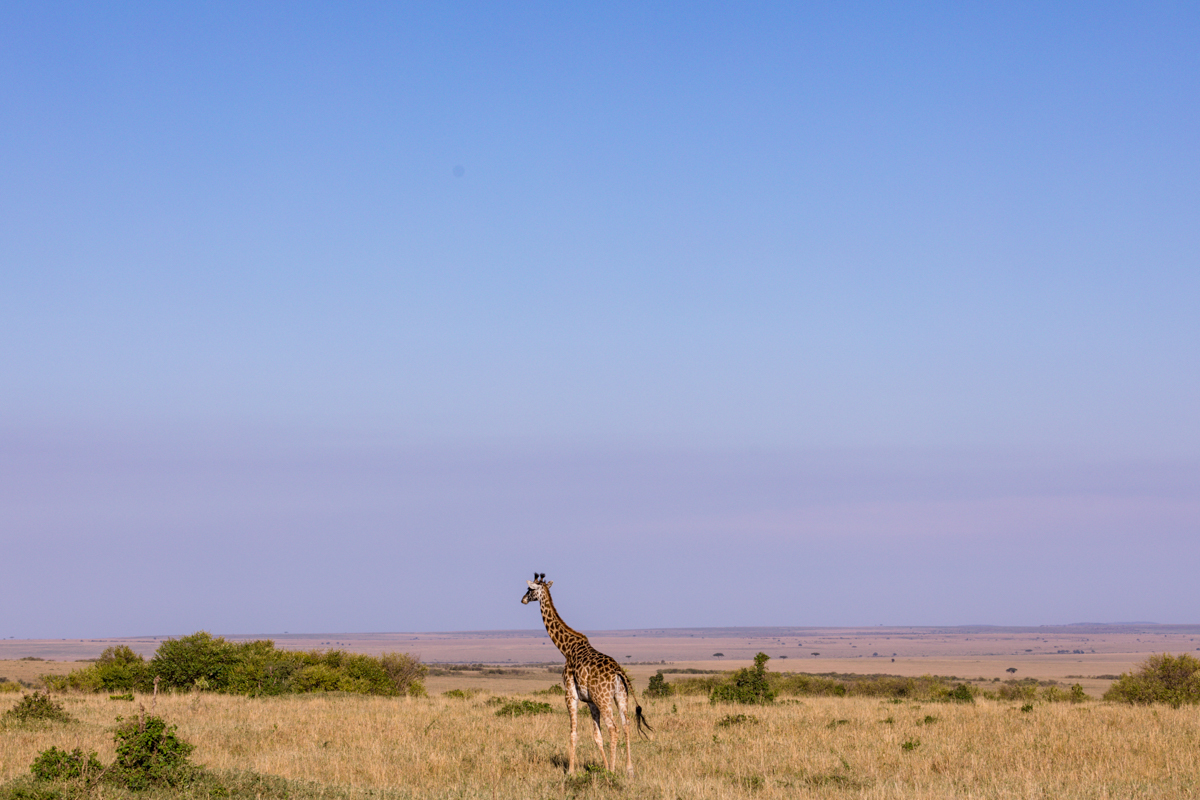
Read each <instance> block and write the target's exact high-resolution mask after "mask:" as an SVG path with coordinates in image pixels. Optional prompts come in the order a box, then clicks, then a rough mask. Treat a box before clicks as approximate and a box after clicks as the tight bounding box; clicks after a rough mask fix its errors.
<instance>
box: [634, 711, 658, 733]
mask: <svg viewBox="0 0 1200 800" xmlns="http://www.w3.org/2000/svg"><path fill="white" fill-rule="evenodd" d="M636 708H637V711H636V712H635V713H634V718H635V719H637V729H638V733H640V734H641V735H642V736H645V737H646V738H647V739H649V738H650V737H649V736H646V731H653V730H654V728H651V727H650V723H649V722H647V721H646V717H645V716H644V715H643V714H642V707H641V706H636ZM643 726H645V728H646V731H643V730H642V727H643Z"/></svg>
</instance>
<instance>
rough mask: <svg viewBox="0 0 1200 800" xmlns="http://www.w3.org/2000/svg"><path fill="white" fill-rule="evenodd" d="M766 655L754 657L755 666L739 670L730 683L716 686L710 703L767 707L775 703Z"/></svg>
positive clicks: (709, 700) (768, 657) (710, 697)
mask: <svg viewBox="0 0 1200 800" xmlns="http://www.w3.org/2000/svg"><path fill="white" fill-rule="evenodd" d="M770 659H771V657H770V656H769V655H767V654H766V653H759V654H758V655H756V656H755V657H754V666H753V667H745V668H743V669H739V670H738V671H736V672H734V673H733V676H732V677H731V678H730V680H729V682H728V683H722V684H719V685H717V686H715V687H714V688H713V690H712V693H711V694H710V695H709V696H708V702H710V703H747V704H761V705H767V704H769V703H773V702H775V690H774V689H772V688H771V684H770V682H769V681H768V680H767V662H768V661H769V660H770Z"/></svg>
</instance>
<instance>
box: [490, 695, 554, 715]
mask: <svg viewBox="0 0 1200 800" xmlns="http://www.w3.org/2000/svg"><path fill="white" fill-rule="evenodd" d="M493 699H497V700H500V701H501V703H502V705H501V706H500V708H498V709H496V716H497V717H523V716H525V715H527V714H550V713H552V712H553V711H554V709H553V708H552V707H551V706H550V704H549V703H540V702H538V701H537V700H508V699H506V698H503V697H501V698H493Z"/></svg>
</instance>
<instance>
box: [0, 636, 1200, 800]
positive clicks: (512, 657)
mask: <svg viewBox="0 0 1200 800" xmlns="http://www.w3.org/2000/svg"><path fill="white" fill-rule="evenodd" d="M589 635H590V636H591V639H592V641H593V643H594V644H596V645H597V646H598V647H599V648H600V649H601V650H604V651H606V652H608V653H610V654H611V655H614V656H615V657H617V658H618V659H619V660H621V661H623V662H627V663H628V664H629V666H628V669H629V671H630V673H631V674H632V675H633V677H634V678H635V682H636V686H637V688H638V691H639V693H640V694H641V695H642V697H641V702H642V705H643V706H644V707H645V708H646V713H647V716H648V717H649V719H650V722H651V724H652V725H654V728H655V730H654V734H653V737H652V738H651V739H646V740H641V739H639V740H636V741H635V742H634V744H633V748H634V751H633V752H634V763H635V765H636V766H637V769H638V773H637V775H636V776H634V777H632V778H630V777H627V776H625V775H624V774H611V773H607V772H604V771H602V770H599V765H600V763H601V762H600V757H599V754H598V752H597V750H596V749H595V746H594V745H593V744H592V742H591V741H590V737H589V736H588V734H587V732H586V731H584V732H582V735H581V736H580V756H581V763H582V764H583V765H584V766H585V767H586V766H587V765H590V767H591V770H590V771H586V770H585V771H583V772H581V773H580V774H579V775H577V776H574V777H571V776H567V775H566V774H565V756H566V738H567V715H566V712H565V708H564V706H563V701H562V699H561V697H560V696H557V695H551V694H549V693H546V691H545V690H547V689H548V688H549V687H550V686H552V685H553V684H556V683H557V682H558V676H557V667H556V664H561V658H560V656H559V654H558V652H557V651H556V650H555V649H554V648H553V646H552V645H549V644H543V642H544V641H546V636H545V633H544V632H543V631H507V632H480V633H445V634H431V633H413V634H372V635H350V634H339V635H323V636H322V635H311V636H299V635H294V634H287V635H276V636H263V637H260V636H247V637H243V636H237V637H228V638H231V639H243V638H271V639H273V640H274V641H276V643H277V645H279V646H282V647H289V648H297V649H305V650H308V649H328V648H335V647H336V648H340V649H343V650H349V651H354V652H369V653H380V652H386V651H396V650H398V651H404V652H409V653H413V654H420V655H421V657H422V659H423V660H424V661H425V662H426V663H430V664H432V665H440V667H439V668H437V669H435V671H434V674H431V676H430V677H429V678H428V679H427V680H426V686H427V688H428V690H429V694H430V696H429V697H427V698H379V697H363V696H353V695H342V694H328V695H323V694H317V695H305V696H289V697H279V698H246V697H237V696H226V695H215V694H208V693H191V694H166V695H163V696H160V697H158V698H152V697H149V696H141V695H139V696H137V697H136V698H135V700H134V701H133V702H132V703H131V702H129V701H120V700H110V699H109V698H108V697H107V696H106V695H78V694H69V695H65V696H59V697H58V699H60V700H61V701H62V702H63V703H64V704H65V705H66V708H67V710H68V712H69V713H70V714H72V716H74V717H75V718H76V720H77V722H74V723H70V724H66V725H40V726H33V727H22V726H11V725H10V726H0V783H4V782H7V781H12V780H14V779H16V778H18V777H19V776H21V775H22V774H25V773H27V772H28V765H29V764H30V763H31V762H32V760H33V759H34V757H35V756H36V755H37V753H38V752H40V751H42V750H44V749H46V748H49V747H51V746H58V747H61V748H75V747H80V748H83V749H84V750H96V751H97V752H98V753H99V754H100V758H101V760H102V761H108V760H110V759H111V758H112V756H113V744H112V739H111V731H112V727H113V724H114V721H115V718H116V717H117V716H119V715H126V716H128V715H130V714H136V713H139V712H140V710H141V709H142V708H145V709H148V710H149V713H155V714H159V715H161V716H163V717H164V718H165V719H167V720H168V722H170V723H172V724H175V725H178V727H179V733H180V735H181V736H182V737H183V738H184V739H185V740H187V741H190V742H192V743H194V744H196V745H197V750H196V753H195V756H194V759H195V760H196V761H197V762H198V763H200V764H203V765H204V766H205V767H206V768H208V769H210V770H213V771H215V772H216V773H219V774H222V775H239V774H241V775H245V774H251V773H254V774H260V775H267V776H275V777H277V778H280V779H284V780H286V781H287V782H288V783H287V784H286V790H284V792H283V794H282V795H280V794H278V793H277V794H276V795H274V796H286V797H290V798H303V797H314V798H316V797H355V798H357V797H368V796H371V797H385V798H391V797H395V798H409V797H414V798H415V797H435V798H436V797H446V798H449V797H472V798H473V797H480V798H489V797H490V798H514V799H515V798H522V799H524V798H541V797H545V798H549V797H598V798H600V797H603V798H608V797H613V798H616V797H652V798H668V799H669V798H733V797H753V798H776V797H779V798H782V797H820V798H831V799H832V800H841V799H842V798H878V799H883V798H915V799H916V800H927V799H932V798H1051V797H1053V798H1066V800H1078V799H1082V798H1088V799H1089V800H1091V799H1092V798H1116V797H1121V798H1168V799H1174V798H1195V797H1200V714H1198V713H1197V711H1196V709H1195V708H1194V707H1191V708H1189V707H1184V708H1182V709H1173V708H1169V707H1165V706H1158V707H1134V706H1129V705H1123V704H1115V703H1109V702H1105V701H1102V700H1099V699H1098V698H1099V696H1100V695H1101V694H1102V693H1103V691H1104V689H1105V688H1107V686H1108V684H1109V683H1110V682H1111V679H1110V678H1109V677H1107V676H1109V675H1115V674H1118V673H1120V672H1123V671H1126V670H1129V669H1131V668H1134V667H1136V666H1137V664H1139V663H1140V662H1142V661H1143V660H1144V659H1145V658H1146V657H1147V656H1148V655H1150V654H1152V653H1156V652H1173V653H1180V652H1189V651H1190V652H1195V651H1196V650H1197V648H1200V626H1156V625H1126V626H1064V627H1060V628H1023V629H1013V628H970V629H963V628H886V629H885V628H856V629H828V628H826V629H819V628H807V629H800V628H769V629H768V628H759V629H727V630H716V629H700V630H684V631H680V630H674V631H657V632H656V631H610V632H605V631H596V632H589ZM161 640H162V637H159V638H157V639H156V638H155V637H139V638H137V639H91V640H70V641H63V640H55V641H46V640H43V641H31V640H25V641H18V640H4V641H2V642H0V656H3V660H0V675H2V676H5V677H8V678H9V679H10V680H16V679H25V680H32V679H34V678H35V677H36V676H37V675H38V674H46V673H48V672H54V673H63V672H66V671H69V670H70V669H74V668H77V667H79V666H81V664H80V663H79V662H78V661H77V659H90V658H95V657H96V656H97V655H99V654H100V652H101V651H103V649H104V648H106V647H110V646H113V645H115V644H129V645H130V646H133V647H134V649H136V650H138V651H139V652H142V653H143V654H145V655H147V656H149V655H151V654H152V653H153V651H154V649H155V648H156V647H157V646H158V643H159V642H160V641H161ZM760 651H761V652H765V653H767V654H768V655H770V656H772V659H771V661H770V662H769V664H768V668H769V669H771V670H772V671H776V672H784V671H793V672H813V673H821V672H848V673H861V674H877V673H883V674H893V675H922V674H937V675H955V676H958V677H960V678H967V679H971V680H973V681H976V682H978V683H980V684H981V685H982V684H983V683H984V682H992V681H993V679H995V678H1000V679H1002V680H1003V679H1007V678H1010V677H1014V676H1015V677H1025V678H1037V679H1039V680H1057V681H1059V682H1060V683H1075V682H1079V683H1081V684H1082V685H1083V686H1084V687H1085V689H1086V690H1087V692H1088V694H1089V695H1090V696H1091V698H1092V699H1091V700H1090V701H1088V702H1085V703H1079V704H1071V703H1047V702H1041V701H1037V702H1035V703H1032V704H1028V707H1023V704H1022V703H1019V702H1007V701H1000V700H988V699H984V698H982V697H981V698H979V699H978V700H977V702H975V703H972V704H955V703H937V702H921V701H914V700H908V699H906V700H902V701H901V700H887V699H880V698H868V697H844V698H838V697H804V698H788V697H782V698H780V699H779V700H778V701H777V702H776V703H775V704H774V705H772V706H769V707H758V706H729V705H723V704H721V705H711V704H709V703H708V701H707V699H706V698H704V697H702V696H672V697H668V698H661V699H652V698H647V697H645V695H644V691H645V687H646V682H647V680H648V678H649V676H650V675H652V674H653V673H654V672H655V671H656V670H659V669H664V670H681V669H733V668H736V667H739V666H745V665H747V664H749V663H750V659H751V658H752V656H753V655H754V653H757V652H760ZM716 653H722V654H723V656H721V657H719V658H716V657H714V654H716ZM814 653H819V655H814ZM784 656H786V658H785V657H784ZM29 658H39V659H49V660H43V661H33V660H20V659H29ZM893 659H894V660H893ZM470 663H490V664H492V665H495V668H494V669H492V670H474V671H469V672H468V671H462V670H452V669H448V668H447V667H449V666H450V665H456V664H458V665H461V664H470ZM1009 669H1016V672H1015V673H1010V672H1008V670H1009ZM1078 676H1083V677H1078ZM667 677H668V679H669V680H672V679H674V677H673V674H672V673H670V672H668V674H667ZM980 679H982V680H980ZM450 689H462V690H466V691H465V692H464V693H463V694H465V696H459V697H454V696H447V695H445V694H443V692H446V691H447V690H450ZM534 692H539V693H538V694H534ZM514 696H520V697H524V698H528V699H530V700H534V701H536V702H547V703H549V704H550V711H549V713H544V714H538V715H534V716H524V717H501V716H497V715H496V711H497V705H496V700H497V698H502V697H514ZM19 697H20V695H19V694H16V693H14V694H0V714H2V713H3V711H5V710H6V709H7V708H9V707H10V706H12V705H13V704H15V703H16V702H17V700H18V698H19ZM738 715H744V716H743V717H742V718H741V719H739V717H738ZM238 796H241V795H238ZM250 796H255V795H250Z"/></svg>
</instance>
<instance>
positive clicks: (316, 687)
mask: <svg viewBox="0 0 1200 800" xmlns="http://www.w3.org/2000/svg"><path fill="white" fill-rule="evenodd" d="M427 672H428V669H427V667H425V665H424V664H422V663H421V660H420V658H418V657H415V656H410V655H408V654H407V653H384V654H383V655H380V656H369V655H364V654H361V653H347V652H345V651H344V650H310V651H296V650H280V649H278V648H277V647H275V643H274V642H272V641H270V640H269V639H259V640H255V641H251V642H227V641H225V638H224V637H223V636H212V635H211V634H209V633H207V632H205V631H198V632H197V633H193V634H192V635H191V636H183V637H180V638H178V639H167V640H166V641H165V642H163V643H162V644H161V645H159V647H158V650H157V651H156V652H155V653H154V656H153V657H152V658H151V659H150V660H149V661H147V660H146V659H144V658H143V657H142V656H141V655H140V654H139V653H135V652H134V651H133V650H132V649H130V648H129V647H128V646H126V645H118V646H116V647H110V648H108V649H106V650H105V651H104V652H103V653H102V654H101V655H100V658H99V659H97V660H96V662H95V663H93V664H90V665H89V666H87V667H84V668H82V669H77V670H74V671H72V672H71V673H69V674H67V675H43V676H42V680H43V681H44V682H45V684H46V686H47V687H48V688H50V689H52V690H55V691H67V690H76V691H81V692H150V691H153V689H154V687H155V683H156V681H157V683H158V686H159V688H160V689H171V690H176V691H179V690H183V691H210V692H222V693H226V694H244V695H251V696H257V695H281V694H293V693H299V692H354V693H358V694H374V695H383V696H387V697H398V696H402V695H408V696H422V695H424V694H425V686H424V684H423V683H422V679H423V678H424V677H425V675H426V673H427Z"/></svg>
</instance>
